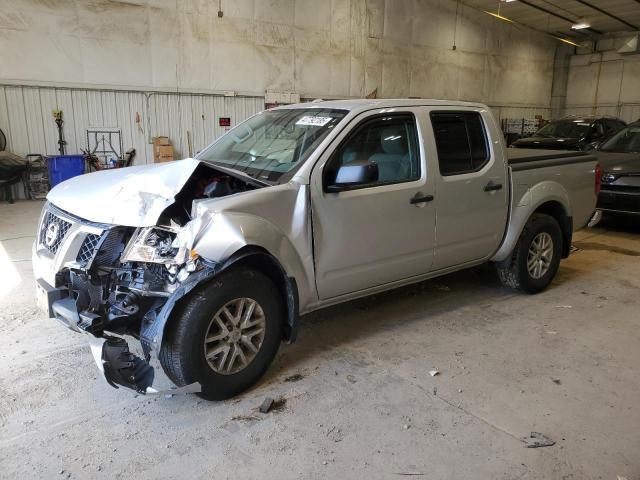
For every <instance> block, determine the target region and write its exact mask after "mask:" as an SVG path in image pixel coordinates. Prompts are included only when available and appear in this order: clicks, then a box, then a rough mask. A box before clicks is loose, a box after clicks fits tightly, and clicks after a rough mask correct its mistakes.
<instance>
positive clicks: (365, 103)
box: [276, 98, 488, 112]
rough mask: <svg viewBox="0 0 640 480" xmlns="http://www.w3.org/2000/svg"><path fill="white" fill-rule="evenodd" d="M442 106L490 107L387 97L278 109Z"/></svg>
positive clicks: (303, 104)
mask: <svg viewBox="0 0 640 480" xmlns="http://www.w3.org/2000/svg"><path fill="white" fill-rule="evenodd" d="M417 106H440V107H474V108H488V107H487V106H486V105H484V104H482V103H471V102H461V101H459V100H434V99H430V98H411V99H406V98H385V99H364V98H363V99H349V100H314V101H312V102H306V103H296V104H293V105H282V106H280V107H276V109H290V108H334V109H337V110H349V111H351V112H353V111H364V110H372V109H376V108H395V107H417Z"/></svg>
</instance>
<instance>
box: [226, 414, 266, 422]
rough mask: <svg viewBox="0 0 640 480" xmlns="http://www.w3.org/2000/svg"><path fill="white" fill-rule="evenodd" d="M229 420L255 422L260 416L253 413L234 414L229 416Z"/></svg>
mask: <svg viewBox="0 0 640 480" xmlns="http://www.w3.org/2000/svg"><path fill="white" fill-rule="evenodd" d="M231 420H232V421H234V422H255V421H259V420H260V418H259V417H256V416H255V415H235V416H233V417H231Z"/></svg>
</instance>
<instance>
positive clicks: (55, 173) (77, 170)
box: [47, 155, 84, 188]
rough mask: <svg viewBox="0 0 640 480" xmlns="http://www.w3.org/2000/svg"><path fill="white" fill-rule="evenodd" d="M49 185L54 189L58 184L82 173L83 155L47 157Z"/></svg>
mask: <svg viewBox="0 0 640 480" xmlns="http://www.w3.org/2000/svg"><path fill="white" fill-rule="evenodd" d="M47 166H48V168H49V183H50V184H51V187H52V188H53V187H55V186H56V185H57V184H59V183H60V182H64V181H65V180H69V179H70V178H73V177H77V176H78V175H82V174H83V173H84V155H51V156H48V157H47Z"/></svg>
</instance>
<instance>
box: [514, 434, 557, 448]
mask: <svg viewBox="0 0 640 480" xmlns="http://www.w3.org/2000/svg"><path fill="white" fill-rule="evenodd" d="M521 440H522V441H523V442H524V443H525V447H527V448H539V447H551V446H553V445H555V444H556V442H554V441H553V440H551V439H550V438H549V437H547V436H545V435H543V434H541V433H539V432H531V434H530V435H529V436H528V437H524V438H522V439H521Z"/></svg>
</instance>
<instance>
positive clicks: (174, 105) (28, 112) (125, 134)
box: [0, 86, 264, 164]
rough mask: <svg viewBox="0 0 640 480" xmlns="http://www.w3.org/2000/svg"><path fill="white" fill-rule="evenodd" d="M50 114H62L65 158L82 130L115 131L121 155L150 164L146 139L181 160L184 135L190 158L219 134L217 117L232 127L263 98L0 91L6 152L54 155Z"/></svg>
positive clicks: (82, 139)
mask: <svg viewBox="0 0 640 480" xmlns="http://www.w3.org/2000/svg"><path fill="white" fill-rule="evenodd" d="M56 109H57V110H62V112H63V119H64V136H65V140H66V141H67V147H66V153H69V154H71V153H79V152H80V149H86V148H87V129H88V128H93V127H109V128H119V129H120V130H121V136H122V146H123V148H124V150H127V149H129V148H131V147H133V148H135V149H136V159H135V162H134V163H135V164H144V163H152V162H153V154H152V149H151V144H150V141H151V138H152V137H155V136H159V135H164V136H168V137H169V138H170V139H171V142H172V143H173V145H174V150H175V157H176V158H184V157H186V156H188V144H187V131H190V132H191V136H192V142H193V143H192V145H193V153H194V154H195V152H197V151H198V150H201V149H202V148H204V147H205V146H206V145H208V144H209V143H210V142H211V141H213V140H214V139H216V138H218V137H219V136H220V135H222V134H223V133H224V131H225V127H220V126H219V122H218V118H219V117H230V118H231V125H232V126H233V125H236V124H238V123H239V122H241V121H242V120H244V119H246V118H248V117H249V116H251V115H253V114H254V113H257V112H259V111H261V110H264V98H263V97H224V96H219V95H196V94H182V93H180V94H178V93H146V92H134V91H107V90H80V89H65V88H52V87H26V86H0V129H2V130H3V131H4V133H5V135H6V137H7V149H8V150H11V151H12V152H14V153H16V154H18V155H26V154H28V153H40V154H44V155H55V154H57V153H58V145H57V141H58V133H57V128H56V125H55V123H54V121H53V116H52V110H56ZM137 118H139V120H140V121H139V123H137V122H136V119H137Z"/></svg>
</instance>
